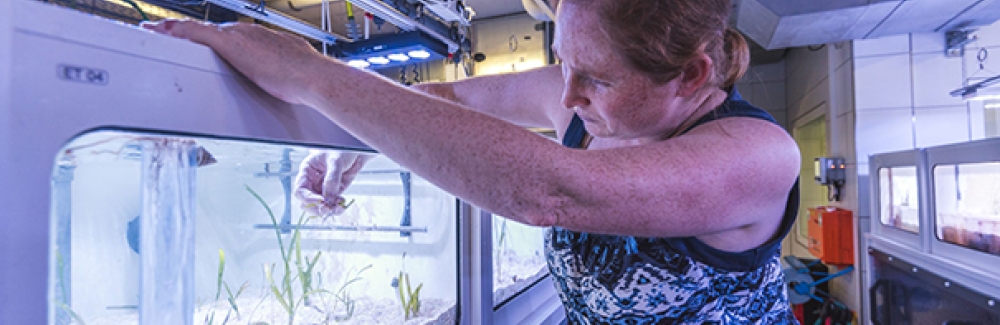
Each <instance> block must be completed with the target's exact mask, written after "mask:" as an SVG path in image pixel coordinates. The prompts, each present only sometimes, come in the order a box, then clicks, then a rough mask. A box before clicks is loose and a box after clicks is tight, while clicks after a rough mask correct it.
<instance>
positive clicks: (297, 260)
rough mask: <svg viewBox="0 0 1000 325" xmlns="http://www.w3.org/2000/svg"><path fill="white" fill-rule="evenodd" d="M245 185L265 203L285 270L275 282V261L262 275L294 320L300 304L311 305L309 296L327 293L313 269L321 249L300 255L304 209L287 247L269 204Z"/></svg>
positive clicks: (290, 318)
mask: <svg viewBox="0 0 1000 325" xmlns="http://www.w3.org/2000/svg"><path fill="white" fill-rule="evenodd" d="M245 187H246V189H247V191H248V192H250V194H251V195H253V197H254V198H256V199H257V202H259V203H260V204H261V205H262V206H264V209H265V210H266V211H267V215H268V216H269V217H270V218H271V225H272V226H273V227H274V234H275V237H277V239H278V249H279V251H280V252H281V266H282V268H283V271H284V274H283V275H282V277H281V279H280V280H279V281H277V282H276V281H275V277H274V267H275V266H276V264H274V263H272V264H271V265H270V267H269V266H268V265H265V266H264V278H265V279H266V280H267V282H268V285H269V287H270V289H271V294H273V295H274V298H275V299H276V300H278V303H279V304H280V305H281V307H282V308H283V309H284V310H285V312H286V313H287V314H288V324H293V323H294V322H295V313H296V312H297V311H298V309H299V308H301V307H303V306H312V302H311V298H312V296H314V295H316V294H319V293H329V291H327V290H324V289H322V288H319V286H318V285H316V283H315V282H314V280H315V279H316V278H315V277H314V274H313V272H314V270H315V268H316V264H317V262H319V258H320V256H321V255H322V254H323V252H316V255H313V256H309V255H308V254H306V255H305V257H303V256H302V255H303V254H302V236H301V232H300V231H299V230H300V229H301V228H302V224H303V223H304V222H305V220H306V216H305V213H303V214H302V215H301V216H300V217H299V220H298V222H297V223H296V225H295V228H294V229H293V230H292V238H291V240H290V241H289V244H288V247H287V248H286V247H285V243H284V240H282V238H281V227H280V226H279V225H278V219H277V218H275V217H274V212H273V211H272V210H271V207H270V206H268V205H267V202H265V201H264V199H263V198H261V197H260V195H258V194H257V192H256V191H254V190H253V189H251V188H250V186H245ZM296 287H297V288H296ZM296 291H298V292H296Z"/></svg>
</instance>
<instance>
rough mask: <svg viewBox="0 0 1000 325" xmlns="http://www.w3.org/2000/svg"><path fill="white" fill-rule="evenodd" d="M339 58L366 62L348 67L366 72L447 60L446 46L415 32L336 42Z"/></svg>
mask: <svg viewBox="0 0 1000 325" xmlns="http://www.w3.org/2000/svg"><path fill="white" fill-rule="evenodd" d="M337 49H338V50H339V51H338V53H339V55H338V56H339V57H340V58H341V59H342V60H345V61H348V64H351V63H350V62H354V61H361V62H366V63H370V65H368V66H364V67H363V66H362V64H360V63H357V64H356V65H355V64H352V65H351V66H354V67H357V68H362V69H363V68H368V69H386V68H392V67H400V66H405V65H410V64H418V63H424V62H429V61H433V60H443V59H446V58H448V57H449V53H448V46H447V45H445V44H443V43H441V42H440V41H438V40H436V39H434V38H432V37H430V36H427V35H426V34H423V33H422V32H419V31H414V32H407V33H400V34H392V35H379V36H375V37H373V38H371V39H366V40H357V41H354V42H350V43H340V44H338V46H337Z"/></svg>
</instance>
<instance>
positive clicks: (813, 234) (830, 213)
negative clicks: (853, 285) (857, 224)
mask: <svg viewBox="0 0 1000 325" xmlns="http://www.w3.org/2000/svg"><path fill="white" fill-rule="evenodd" d="M853 215H854V214H853V213H851V210H845V209H841V208H838V207H826V206H823V207H815V208H809V252H810V253H812V254H813V255H815V256H816V257H818V258H819V259H820V260H822V261H823V263H826V264H836V265H852V264H854V220H853Z"/></svg>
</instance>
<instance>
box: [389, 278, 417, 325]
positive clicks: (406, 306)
mask: <svg viewBox="0 0 1000 325" xmlns="http://www.w3.org/2000/svg"><path fill="white" fill-rule="evenodd" d="M403 285H406V290H403ZM393 286H394V287H396V292H397V293H398V294H399V302H400V303H401V304H402V306H403V316H404V317H405V319H406V320H410V318H411V317H416V316H417V314H418V313H420V289H423V287H424V284H423V283H420V284H418V285H417V289H416V290H413V288H412V287H411V286H410V275H409V274H407V273H406V272H403V271H399V276H398V277H396V281H393Z"/></svg>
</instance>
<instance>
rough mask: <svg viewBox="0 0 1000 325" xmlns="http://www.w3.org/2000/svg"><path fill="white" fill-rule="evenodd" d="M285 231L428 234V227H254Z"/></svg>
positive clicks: (260, 225)
mask: <svg viewBox="0 0 1000 325" xmlns="http://www.w3.org/2000/svg"><path fill="white" fill-rule="evenodd" d="M275 228H278V229H279V230H283V231H291V230H296V229H298V230H300V231H301V230H306V231H317V230H319V231H383V232H420V233H426V232H427V227H402V226H379V225H371V226H341V225H329V226H319V225H301V226H298V225H287V226H286V225H279V226H277V227H275V226H274V225H266V224H259V225H253V229H275Z"/></svg>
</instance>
